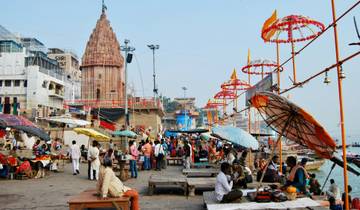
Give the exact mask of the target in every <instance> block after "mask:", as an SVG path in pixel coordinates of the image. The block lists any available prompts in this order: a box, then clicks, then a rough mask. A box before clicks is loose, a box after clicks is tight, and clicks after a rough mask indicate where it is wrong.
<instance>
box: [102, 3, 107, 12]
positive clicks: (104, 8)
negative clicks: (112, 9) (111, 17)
mask: <svg viewBox="0 0 360 210" xmlns="http://www.w3.org/2000/svg"><path fill="white" fill-rule="evenodd" d="M105 10H107V7H106V5H105V2H104V0H102V10H101V11H102V13H105Z"/></svg>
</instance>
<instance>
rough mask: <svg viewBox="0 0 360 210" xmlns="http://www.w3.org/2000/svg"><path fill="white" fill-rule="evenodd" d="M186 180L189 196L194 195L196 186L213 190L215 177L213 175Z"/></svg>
mask: <svg viewBox="0 0 360 210" xmlns="http://www.w3.org/2000/svg"><path fill="white" fill-rule="evenodd" d="M186 181H187V186H188V192H189V196H195V189H196V188H207V189H211V190H214V189H215V183H216V178H215V177H206V178H187V179H186Z"/></svg>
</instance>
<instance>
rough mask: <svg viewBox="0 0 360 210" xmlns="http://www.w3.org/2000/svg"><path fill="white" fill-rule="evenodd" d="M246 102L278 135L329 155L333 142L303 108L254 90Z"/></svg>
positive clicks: (330, 155)
mask: <svg viewBox="0 0 360 210" xmlns="http://www.w3.org/2000/svg"><path fill="white" fill-rule="evenodd" d="M250 103H251V105H252V106H254V107H255V108H256V109H258V111H259V112H260V114H261V116H262V117H263V118H264V120H265V122H266V123H267V124H268V125H269V126H270V127H271V128H272V129H274V130H275V131H276V132H278V133H279V134H280V136H285V137H286V138H288V139H290V140H292V141H294V142H296V143H298V144H300V145H303V146H306V147H308V148H310V149H312V150H314V151H315V152H316V154H317V155H319V156H320V157H323V158H327V159H331V158H332V157H333V153H334V152H335V149H336V143H335V141H334V140H333V139H332V138H331V137H330V135H329V134H328V133H327V132H326V131H325V129H324V128H323V127H322V126H321V125H320V123H318V122H317V121H316V120H315V119H314V118H313V117H312V116H311V115H310V114H309V113H308V112H306V111H305V110H304V109H302V108H300V107H299V106H297V105H296V104H294V103H292V102H290V101H289V100H287V99H286V98H284V97H282V96H279V95H277V94H274V93H271V92H258V93H256V94H255V95H254V96H253V97H252V98H251V99H250Z"/></svg>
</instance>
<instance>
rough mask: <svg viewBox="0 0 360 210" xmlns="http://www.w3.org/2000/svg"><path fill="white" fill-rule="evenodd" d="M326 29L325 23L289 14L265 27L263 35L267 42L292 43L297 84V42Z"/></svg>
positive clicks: (294, 78)
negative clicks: (295, 44)
mask: <svg viewBox="0 0 360 210" xmlns="http://www.w3.org/2000/svg"><path fill="white" fill-rule="evenodd" d="M324 29H325V26H324V24H322V23H320V22H318V21H316V20H313V19H310V18H308V17H304V16H301V15H289V16H286V17H284V18H281V19H277V20H276V21H275V22H274V23H273V24H271V25H270V26H269V27H267V28H264V29H263V31H262V33H261V37H262V38H263V39H264V41H265V42H274V43H291V51H292V63H293V80H294V81H293V83H294V84H296V65H295V47H294V43H295V42H303V41H307V40H311V39H314V38H315V37H317V36H319V35H320V34H321V33H322V32H323V31H324Z"/></svg>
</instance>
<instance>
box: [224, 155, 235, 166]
mask: <svg viewBox="0 0 360 210" xmlns="http://www.w3.org/2000/svg"><path fill="white" fill-rule="evenodd" d="M234 160H235V156H234V154H233V153H232V152H230V153H229V154H228V155H227V156H226V162H227V163H229V164H230V165H232V164H233V162H234Z"/></svg>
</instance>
